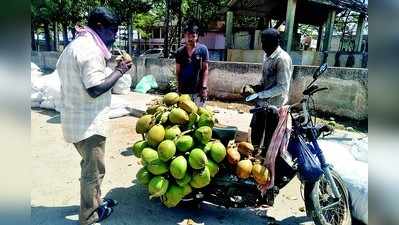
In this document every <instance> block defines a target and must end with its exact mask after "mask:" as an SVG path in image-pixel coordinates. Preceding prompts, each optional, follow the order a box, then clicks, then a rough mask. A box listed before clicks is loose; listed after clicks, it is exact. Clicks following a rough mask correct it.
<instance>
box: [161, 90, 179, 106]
mask: <svg viewBox="0 0 399 225" xmlns="http://www.w3.org/2000/svg"><path fill="white" fill-rule="evenodd" d="M178 101H179V94H177V93H176V92H169V93H167V94H166V95H165V96H164V97H163V103H165V104H166V105H168V106H170V105H173V104H176V103H177V102H178Z"/></svg>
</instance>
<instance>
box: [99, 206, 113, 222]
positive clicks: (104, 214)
mask: <svg viewBox="0 0 399 225" xmlns="http://www.w3.org/2000/svg"><path fill="white" fill-rule="evenodd" d="M113 211H114V209H113V208H109V207H107V206H100V207H99V208H98V209H97V213H98V221H97V222H101V221H103V220H105V219H107V218H108V217H109V216H110V215H111V214H112V212H113Z"/></svg>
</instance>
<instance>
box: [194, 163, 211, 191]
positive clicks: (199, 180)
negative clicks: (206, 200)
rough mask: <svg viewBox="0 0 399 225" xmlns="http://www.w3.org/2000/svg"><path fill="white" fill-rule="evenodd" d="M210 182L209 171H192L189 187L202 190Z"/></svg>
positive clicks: (206, 169) (205, 169)
mask: <svg viewBox="0 0 399 225" xmlns="http://www.w3.org/2000/svg"><path fill="white" fill-rule="evenodd" d="M210 182H211V174H210V172H209V169H208V168H207V167H205V168H204V169H202V170H199V171H198V170H197V171H194V173H193V177H192V179H191V181H190V186H191V187H193V188H203V187H205V186H207V185H208V184H209V183H210Z"/></svg>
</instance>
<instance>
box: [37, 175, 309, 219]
mask: <svg viewBox="0 0 399 225" xmlns="http://www.w3.org/2000/svg"><path fill="white" fill-rule="evenodd" d="M134 182H135V181H134ZM105 197H108V198H113V199H116V200H118V201H119V205H118V206H117V207H116V208H115V211H114V213H113V214H112V216H111V217H110V218H108V219H107V220H106V221H103V222H101V224H102V225H122V224H134V225H156V224H162V225H177V224H178V223H180V222H182V221H184V220H185V219H192V220H194V221H195V222H197V223H204V224H205V225H243V224H251V225H257V224H259V225H266V224H268V222H274V223H270V224H279V225H294V224H295V225H298V224H301V223H305V224H309V218H307V217H289V218H286V219H284V220H283V221H274V220H273V219H270V218H268V217H265V216H260V215H257V213H256V211H253V210H249V209H225V208H222V207H217V206H214V205H210V204H205V203H203V204H201V207H200V209H195V208H180V207H177V208H170V209H168V208H166V207H164V206H163V205H162V204H161V203H160V201H159V199H153V200H149V199H148V192H147V190H146V188H145V187H144V186H142V185H139V184H135V183H133V185H132V186H130V187H127V188H114V189H112V190H111V191H109V192H108V193H107V194H106V196H105ZM78 210H79V207H78V206H65V207H44V206H32V211H31V212H32V220H31V221H32V223H31V224H33V225H39V224H40V225H77V224H78V223H77V221H76V220H77V215H76V214H77V213H78Z"/></svg>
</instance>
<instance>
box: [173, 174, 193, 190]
mask: <svg viewBox="0 0 399 225" xmlns="http://www.w3.org/2000/svg"><path fill="white" fill-rule="evenodd" d="M190 181H191V175H190V174H189V173H188V172H186V174H185V175H184V177H183V178H182V179H179V180H177V179H176V183H177V185H179V186H180V187H183V186H184V185H186V184H188V183H190Z"/></svg>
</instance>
